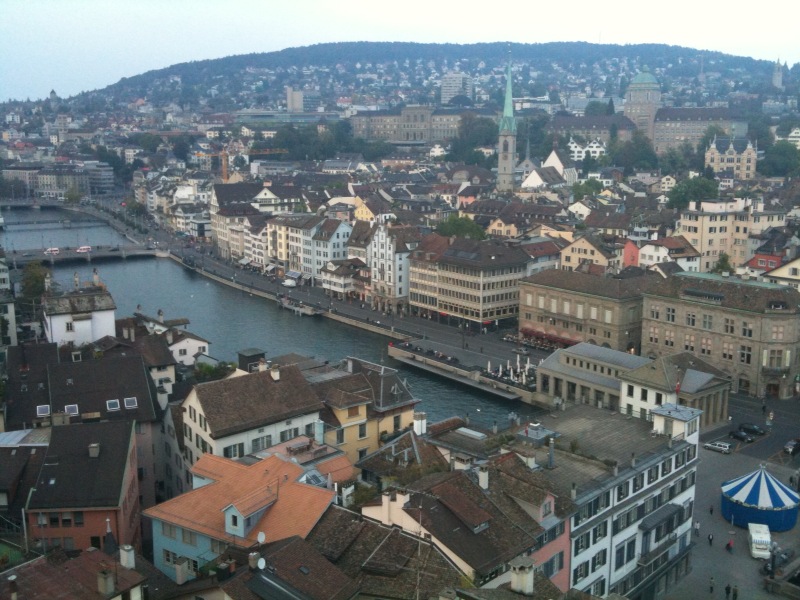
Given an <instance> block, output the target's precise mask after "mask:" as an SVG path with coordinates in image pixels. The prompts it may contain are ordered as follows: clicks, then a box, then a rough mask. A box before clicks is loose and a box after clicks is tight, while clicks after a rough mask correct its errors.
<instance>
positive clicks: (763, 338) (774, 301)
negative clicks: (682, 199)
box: [641, 273, 800, 399]
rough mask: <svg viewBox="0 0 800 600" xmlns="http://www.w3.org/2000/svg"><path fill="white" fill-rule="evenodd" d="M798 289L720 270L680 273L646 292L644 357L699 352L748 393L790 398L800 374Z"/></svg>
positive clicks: (643, 314)
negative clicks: (710, 272)
mask: <svg viewBox="0 0 800 600" xmlns="http://www.w3.org/2000/svg"><path fill="white" fill-rule="evenodd" d="M798 306H800V293H798V291H797V290H795V289H793V288H790V287H788V286H782V285H778V284H772V283H765V282H760V281H753V280H741V279H735V278H730V277H724V276H721V275H710V274H702V273H678V274H676V275H674V276H672V277H670V278H668V279H665V280H662V281H660V282H658V284H657V285H655V286H653V287H651V288H650V289H648V290H647V291H645V292H644V303H643V307H642V351H641V353H642V355H643V356H653V357H658V356H663V355H665V354H671V353H674V352H676V351H679V350H684V351H687V352H694V353H695V354H697V355H698V356H699V358H701V359H702V360H703V361H705V362H707V363H708V364H710V365H712V366H714V367H716V368H717V369H719V370H720V371H722V372H723V373H724V374H725V375H727V376H728V377H730V378H731V381H732V385H733V390H734V391H738V392H740V393H743V394H750V395H752V396H757V397H762V396H770V397H773V398H778V399H784V398H790V397H792V396H793V395H794V393H795V392H794V389H795V383H794V381H795V377H796V376H797V375H798V373H800V370H799V367H798V360H797V356H798V354H797V353H798V351H800V329H799V327H798V324H799V323H800V321H798V318H797V317H798V312H799V311H800V308H798Z"/></svg>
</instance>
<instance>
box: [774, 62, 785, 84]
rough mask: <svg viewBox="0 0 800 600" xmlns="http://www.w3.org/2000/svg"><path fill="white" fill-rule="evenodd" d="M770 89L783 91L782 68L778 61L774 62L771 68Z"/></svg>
mask: <svg viewBox="0 0 800 600" xmlns="http://www.w3.org/2000/svg"><path fill="white" fill-rule="evenodd" d="M772 87H774V88H777V89H779V90H783V67H782V66H781V61H780V60H776V61H775V64H774V65H773V67H772Z"/></svg>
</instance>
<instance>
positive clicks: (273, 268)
mask: <svg viewBox="0 0 800 600" xmlns="http://www.w3.org/2000/svg"><path fill="white" fill-rule="evenodd" d="M274 270H275V265H267V267H266V268H265V269H264V271H265V272H267V273H272V272H273V271H274Z"/></svg>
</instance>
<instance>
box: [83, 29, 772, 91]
mask: <svg viewBox="0 0 800 600" xmlns="http://www.w3.org/2000/svg"><path fill="white" fill-rule="evenodd" d="M509 56H511V58H512V60H514V61H515V62H522V63H527V64H528V66H529V68H530V69H531V70H534V71H536V72H539V73H541V74H553V73H552V72H553V70H554V69H563V70H565V71H568V72H575V71H584V72H585V73H589V72H591V70H592V69H593V68H595V72H596V71H597V69H596V66H597V65H600V66H601V67H602V66H603V65H609V64H613V65H615V66H616V65H619V66H620V67H621V69H620V70H623V69H624V70H628V71H629V72H630V71H632V72H636V70H638V69H639V68H641V67H642V66H645V65H646V66H648V67H649V68H650V69H651V70H659V71H660V72H661V73H662V74H663V75H665V76H667V77H676V78H683V77H694V76H696V75H697V74H698V73H699V71H700V65H701V57H702V61H703V65H704V68H705V70H706V71H707V72H715V73H719V74H720V75H721V76H722V77H723V78H726V77H728V76H730V75H732V74H733V73H736V72H738V73H740V74H741V73H746V74H749V75H750V77H751V78H753V79H758V80H762V81H763V80H764V79H765V78H768V77H769V76H770V74H771V70H772V63H770V62H769V61H761V60H755V59H752V58H746V57H737V56H732V55H727V54H722V53H719V52H709V51H703V50H697V49H693V48H685V47H680V46H668V45H664V44H634V45H624V46H623V45H614V44H590V43H585V42H553V43H546V44H518V43H505V42H495V43H483V44H419V43H405V42H342V43H326V44H317V45H313V46H305V47H299V48H288V49H285V50H281V51H278V52H268V53H258V54H244V55H238V56H228V57H225V58H219V59H214V60H203V61H195V62H188V63H182V64H177V65H173V66H170V67H167V68H165V69H159V70H155V71H149V72H147V73H143V74H141V75H136V76H134V77H128V78H124V79H122V80H120V81H119V82H118V83H116V84H114V85H112V86H109V87H108V88H106V89H105V90H97V92H100V93H105V94H107V95H110V96H113V97H116V98H118V99H123V98H125V97H130V96H131V95H134V96H135V95H140V96H141V95H145V94H146V93H148V92H151V93H152V91H153V85H159V87H161V86H160V83H159V82H163V81H164V80H165V79H169V78H176V77H179V78H180V82H181V87H182V88H184V89H185V88H187V87H191V86H199V87H201V88H205V87H210V86H213V85H219V84H220V80H223V82H224V87H226V88H229V87H230V86H229V85H228V82H229V81H235V80H236V79H237V78H243V79H249V77H246V74H248V73H254V72H258V71H261V70H267V71H279V72H282V73H289V74H291V73H292V72H295V73H298V74H302V73H301V70H302V69H308V68H317V69H319V68H321V69H331V70H338V72H339V73H351V74H352V73H355V72H357V71H358V69H359V68H361V69H362V72H363V69H365V68H366V66H367V65H378V64H391V65H393V66H394V67H395V68H397V69H399V70H400V71H407V70H409V69H410V70H412V71H413V69H414V67H415V65H419V64H422V65H424V66H425V67H427V68H429V69H430V68H435V69H439V72H441V71H442V70H443V69H444V68H448V67H449V68H452V67H453V66H454V65H455V64H456V63H458V64H459V66H460V68H461V70H464V71H468V72H473V73H474V72H476V71H478V70H479V68H480V67H483V68H484V69H486V68H488V69H491V68H493V67H496V66H497V65H500V64H502V63H503V62H505V61H506V60H508V57H509ZM419 61H421V63H420V62H419ZM613 70H614V71H616V69H613ZM276 83H277V82H276ZM282 83H285V81H284V82H282ZM228 91H233V90H230V89H229V90H228ZM143 93H144V94H143Z"/></svg>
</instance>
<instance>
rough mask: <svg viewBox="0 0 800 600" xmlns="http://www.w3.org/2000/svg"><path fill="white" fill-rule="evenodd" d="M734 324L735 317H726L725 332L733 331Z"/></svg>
mask: <svg viewBox="0 0 800 600" xmlns="http://www.w3.org/2000/svg"><path fill="white" fill-rule="evenodd" d="M733 330H734V325H733V319H728V318H726V319H725V333H733Z"/></svg>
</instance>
